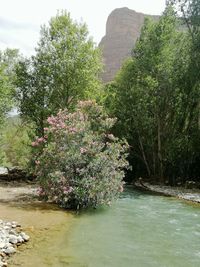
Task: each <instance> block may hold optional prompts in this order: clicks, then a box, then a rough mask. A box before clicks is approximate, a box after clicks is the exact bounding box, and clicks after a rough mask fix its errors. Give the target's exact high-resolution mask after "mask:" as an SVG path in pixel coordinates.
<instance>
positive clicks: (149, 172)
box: [138, 133, 151, 177]
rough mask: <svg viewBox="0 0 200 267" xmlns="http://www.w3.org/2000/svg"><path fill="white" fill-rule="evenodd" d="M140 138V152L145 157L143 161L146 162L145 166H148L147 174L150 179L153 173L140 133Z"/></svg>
mask: <svg viewBox="0 0 200 267" xmlns="http://www.w3.org/2000/svg"><path fill="white" fill-rule="evenodd" d="M138 138H139V144H140V150H141V152H142V157H143V160H144V164H145V166H146V169H147V173H148V175H149V177H150V176H151V171H150V168H149V164H148V162H147V158H146V155H145V151H144V146H143V144H142V140H141V137H140V135H139V133H138Z"/></svg>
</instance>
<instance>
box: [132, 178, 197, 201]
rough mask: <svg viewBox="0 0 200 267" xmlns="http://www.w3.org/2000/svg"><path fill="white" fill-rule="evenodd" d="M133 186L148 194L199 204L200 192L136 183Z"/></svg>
mask: <svg viewBox="0 0 200 267" xmlns="http://www.w3.org/2000/svg"><path fill="white" fill-rule="evenodd" d="M135 186H136V187H137V188H140V189H142V190H147V191H149V192H154V193H159V194H163V195H165V196H172V197H176V198H179V199H183V200H186V201H190V202H195V203H200V190H199V189H187V188H184V187H171V186H166V185H154V184H150V183H147V182H142V184H141V183H140V182H136V183H135Z"/></svg>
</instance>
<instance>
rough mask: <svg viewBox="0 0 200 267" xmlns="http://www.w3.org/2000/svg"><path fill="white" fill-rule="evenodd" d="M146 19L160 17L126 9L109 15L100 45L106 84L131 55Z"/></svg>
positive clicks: (118, 9)
mask: <svg viewBox="0 0 200 267" xmlns="http://www.w3.org/2000/svg"><path fill="white" fill-rule="evenodd" d="M145 17H152V18H153V19H158V18H159V16H150V15H145V14H142V13H137V12H135V11H134V10H131V9H128V8H126V7H124V8H117V9H115V10H113V11H112V12H111V14H110V15H109V17H108V19H107V23H106V35H105V36H104V37H103V38H102V40H101V42H100V44H99V47H100V48H101V49H102V54H103V60H104V73H103V75H102V80H103V81H104V82H105V83H106V82H109V81H111V80H112V79H113V78H114V76H115V74H116V72H117V71H118V70H119V69H120V67H121V65H122V63H123V61H124V60H125V59H126V58H127V57H129V56H130V55H131V50H132V49H133V47H134V45H135V43H136V40H137V38H138V37H139V36H140V31H141V27H142V25H143V23H144V18H145Z"/></svg>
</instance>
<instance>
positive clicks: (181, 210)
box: [13, 190, 200, 267]
mask: <svg viewBox="0 0 200 267" xmlns="http://www.w3.org/2000/svg"><path fill="white" fill-rule="evenodd" d="M24 212H27V211H24ZM38 212H39V211H38ZM42 212H43V216H46V219H45V222H46V221H47V222H48V216H49V215H48V212H46V213H44V211H42ZM54 212H55V217H56V216H58V215H59V216H61V217H58V221H57V223H55V227H54V224H52V225H51V226H50V227H49V228H48V231H47V232H48V233H47V232H44V233H43V232H42V231H41V233H40V239H37V242H38V240H40V241H41V242H40V243H39V244H38V243H37V244H35V245H34V246H32V247H31V248H30V249H28V250H24V251H22V252H21V254H19V255H18V256H17V257H16V256H15V257H14V258H13V259H14V261H15V263H16V265H13V266H24V267H28V266H36V265H38V266H40V267H41V266H42V267H43V266H44V267H45V266H53V267H63V266H68V267H143V266H145V267H146V266H147V267H150V266H152V267H157V266H158V267H179V266H180V267H199V266H200V206H195V205H191V204H188V203H184V202H181V201H178V200H176V199H173V198H167V197H162V196H153V195H149V194H143V193H139V192H136V191H133V190H128V191H127V192H125V193H124V194H123V195H122V197H121V198H120V199H119V200H118V201H117V202H116V203H115V204H114V205H113V206H112V207H110V208H104V209H103V208H101V209H97V210H91V211H87V212H84V213H82V214H79V215H74V216H72V215H70V216H69V217H67V216H66V212H64V211H61V212H60V211H59V212H58V211H54ZM62 214H63V216H65V220H66V227H65V225H64V223H63V219H64V217H63V218H62ZM38 215H39V214H37V216H38ZM51 216H52V212H51ZM55 221H56V218H55ZM49 223H50V222H49ZM47 225H48V223H47ZM45 227H47V226H45ZM54 228H55V229H54ZM53 229H54V230H53ZM52 233H53V234H52ZM44 234H45V236H46V238H44ZM42 236H43V237H42ZM58 237H59V238H58ZM33 240H34V239H33ZM30 244H31V243H30ZM20 262H21V263H20ZM17 263H18V264H17Z"/></svg>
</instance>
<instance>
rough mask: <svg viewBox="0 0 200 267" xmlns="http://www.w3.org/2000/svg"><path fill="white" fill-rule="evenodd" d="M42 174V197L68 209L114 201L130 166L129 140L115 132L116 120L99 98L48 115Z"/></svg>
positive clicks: (41, 140) (40, 142) (39, 164)
mask: <svg viewBox="0 0 200 267" xmlns="http://www.w3.org/2000/svg"><path fill="white" fill-rule="evenodd" d="M48 123H49V127H47V128H45V129H44V130H45V133H46V135H45V137H44V138H38V139H37V140H35V142H33V143H32V145H33V146H34V147H40V146H41V145H43V153H42V154H41V155H40V156H38V157H37V160H36V162H35V163H36V173H37V175H38V178H39V181H40V189H39V194H40V196H42V197H44V198H45V199H48V200H53V201H54V202H56V203H58V204H59V205H61V206H63V207H65V208H75V209H78V208H83V207H89V206H92V207H96V206H97V205H101V204H108V205H109V204H110V203H111V201H112V200H113V199H114V198H116V197H117V196H118V194H119V193H120V192H122V191H123V181H122V179H123V177H124V170H125V169H126V168H128V162H127V160H126V157H127V149H128V145H127V142H126V141H120V140H119V139H118V138H116V137H114V136H113V135H112V134H111V133H110V129H111V127H112V126H113V125H114V123H115V119H111V118H108V117H107V115H106V114H104V112H103V110H102V107H100V106H98V105H97V104H96V103H95V102H94V101H81V102H79V103H78V105H77V108H76V111H75V112H74V113H69V112H68V111H67V110H64V111H60V112H59V113H58V114H57V116H55V117H53V116H52V117H49V118H48Z"/></svg>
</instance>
